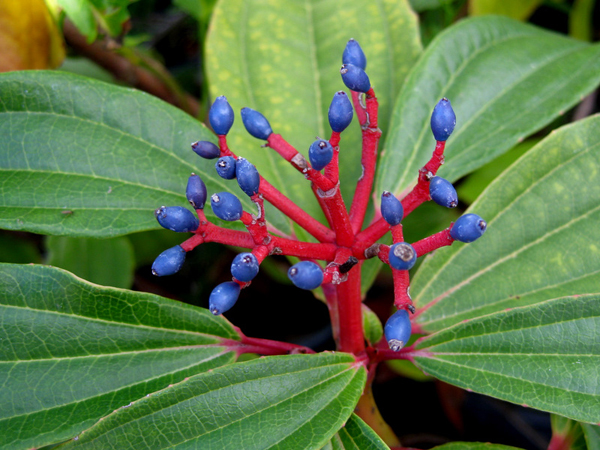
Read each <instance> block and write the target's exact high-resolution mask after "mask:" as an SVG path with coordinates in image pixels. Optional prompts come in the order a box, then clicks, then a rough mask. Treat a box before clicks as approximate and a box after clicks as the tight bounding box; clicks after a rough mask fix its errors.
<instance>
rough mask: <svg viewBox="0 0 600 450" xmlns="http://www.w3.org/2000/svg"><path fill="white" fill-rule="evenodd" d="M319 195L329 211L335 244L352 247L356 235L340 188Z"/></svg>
mask: <svg viewBox="0 0 600 450" xmlns="http://www.w3.org/2000/svg"><path fill="white" fill-rule="evenodd" d="M332 191H333V192H332ZM317 194H318V195H319V196H320V197H321V198H322V199H323V203H324V204H325V207H326V208H327V209H328V210H329V214H330V216H331V222H332V227H333V231H334V233H335V242H336V243H337V244H338V245H340V246H342V247H351V246H352V244H353V242H354V233H353V232H352V227H351V226H350V217H349V216H348V211H347V210H346V205H345V203H344V199H343V198H342V194H341V192H340V188H339V186H336V187H335V188H334V189H332V190H331V191H328V192H318V193H317Z"/></svg>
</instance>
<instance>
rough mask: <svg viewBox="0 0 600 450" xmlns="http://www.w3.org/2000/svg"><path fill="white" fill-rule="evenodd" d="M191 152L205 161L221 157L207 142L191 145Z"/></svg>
mask: <svg viewBox="0 0 600 450" xmlns="http://www.w3.org/2000/svg"><path fill="white" fill-rule="evenodd" d="M192 150H194V151H195V152H196V153H197V154H198V155H200V156H202V157H203V158H206V159H215V158H218V157H219V156H220V155H221V150H219V147H217V146H216V145H215V144H213V143H212V142H209V141H198V142H194V143H193V144H192Z"/></svg>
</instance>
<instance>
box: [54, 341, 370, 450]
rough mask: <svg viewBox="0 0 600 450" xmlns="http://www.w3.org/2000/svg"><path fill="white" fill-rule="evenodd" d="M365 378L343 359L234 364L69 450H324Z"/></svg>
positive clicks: (103, 426) (136, 406)
mask: <svg viewBox="0 0 600 450" xmlns="http://www.w3.org/2000/svg"><path fill="white" fill-rule="evenodd" d="M365 379H366V371H365V370H364V368H362V367H360V366H358V365H357V364H356V362H355V360H354V358H353V357H352V356H350V355H345V354H342V353H338V354H334V353H321V354H315V355H289V356H275V357H266V358H261V359H255V360H252V361H248V362H244V363H238V364H233V365H229V366H226V367H222V368H219V369H215V370H213V371H211V372H210V373H205V374H201V375H197V376H194V377H190V378H189V379H187V380H185V381H183V382H181V383H179V384H177V385H174V386H173V387H170V388H168V389H165V390H163V391H160V392H158V393H156V394H153V395H151V396H150V397H149V398H143V399H141V400H139V401H137V402H134V403H133V404H132V405H130V406H128V407H127V408H121V409H119V410H118V411H115V413H113V414H111V415H109V416H108V417H106V418H104V420H103V421H102V422H99V423H98V424H97V425H95V426H94V427H92V428H90V429H89V430H87V431H85V432H84V433H82V434H81V435H80V436H78V437H77V438H75V439H74V440H72V441H70V442H69V443H68V444H67V445H65V447H64V448H71V447H79V446H81V447H82V448H85V449H96V448H97V449H103V450H105V449H123V448H135V449H153V450H159V449H163V448H177V449H188V448H189V449H192V448H195V449H196V448H197V449H200V448H201V449H206V450H209V449H218V450H226V449H234V450H238V449H244V450H252V449H285V450H293V449H298V450H304V449H313V448H314V449H319V448H321V447H322V446H323V445H324V444H325V442H327V441H328V440H329V439H330V438H331V436H332V435H333V434H334V433H335V432H336V431H338V429H339V428H340V427H341V426H342V425H343V424H344V422H345V421H346V420H347V419H348V417H349V416H350V414H351V413H352V410H353V409H354V406H355V405H356V402H357V401H358V398H359V397H360V395H361V393H362V390H363V388H364V384H365ZM61 448H62V447H61Z"/></svg>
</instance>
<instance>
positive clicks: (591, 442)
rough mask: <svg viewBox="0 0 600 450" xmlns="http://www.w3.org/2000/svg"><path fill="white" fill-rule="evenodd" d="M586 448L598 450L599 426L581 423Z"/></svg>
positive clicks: (599, 448) (599, 439)
mask: <svg viewBox="0 0 600 450" xmlns="http://www.w3.org/2000/svg"><path fill="white" fill-rule="evenodd" d="M581 426H582V428H583V433H584V434H585V441H586V444H587V448H588V450H600V426H599V425H590V424H586V423H583V424H581Z"/></svg>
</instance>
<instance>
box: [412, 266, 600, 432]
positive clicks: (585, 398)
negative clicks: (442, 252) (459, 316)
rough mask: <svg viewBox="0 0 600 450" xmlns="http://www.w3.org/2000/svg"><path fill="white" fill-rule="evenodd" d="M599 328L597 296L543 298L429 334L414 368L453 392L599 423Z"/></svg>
mask: <svg viewBox="0 0 600 450" xmlns="http://www.w3.org/2000/svg"><path fill="white" fill-rule="evenodd" d="M509 279H510V278H509ZM599 329H600V295H585V296H573V297H565V298H560V299H555V300H548V301H546V302H543V303H540V304H537V305H532V306H526V307H520V308H515V309H512V310H510V311H507V312H500V313H496V314H490V315H488V316H484V317H480V318H477V319H472V320H470V321H467V322H466V323H461V324H458V325H455V326H453V327H451V328H448V329H446V330H443V331H440V332H438V333H435V334H434V335H432V336H430V337H427V338H425V339H423V340H421V341H419V342H418V343H417V346H416V348H417V349H418V352H417V354H415V362H416V364H417V365H418V366H419V367H420V368H421V369H422V370H424V371H425V372H427V373H429V374H431V375H433V376H435V377H438V378H440V379H441V380H443V381H446V382H448V383H451V384H455V385H457V386H459V387H462V388H465V389H472V390H473V391H475V392H479V393H481V394H485V395H490V396H492V397H497V398H500V399H502V400H507V401H510V402H513V403H519V404H525V405H528V406H531V407H533V408H537V409H541V410H543V411H549V412H553V413H555V414H560V415H563V416H566V417H569V418H572V419H574V420H579V421H582V422H591V423H598V422H599V421H600V408H599V407H598V404H599V402H598V400H599V398H600V382H599V381H600V374H599V373H598V367H599V365H600V339H598V330H599Z"/></svg>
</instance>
